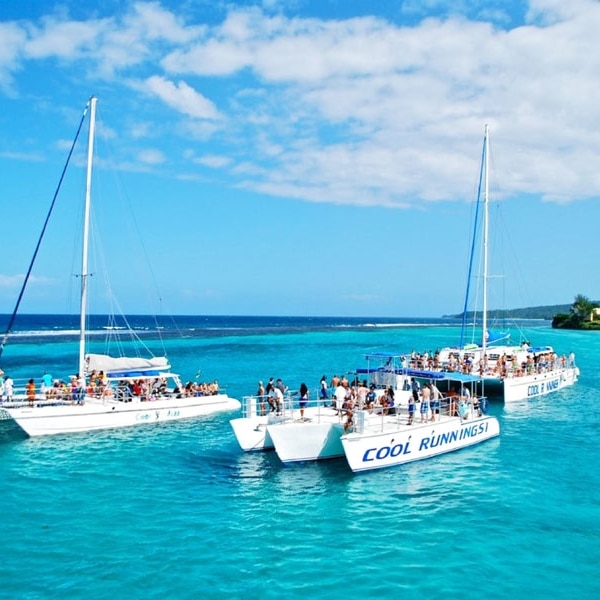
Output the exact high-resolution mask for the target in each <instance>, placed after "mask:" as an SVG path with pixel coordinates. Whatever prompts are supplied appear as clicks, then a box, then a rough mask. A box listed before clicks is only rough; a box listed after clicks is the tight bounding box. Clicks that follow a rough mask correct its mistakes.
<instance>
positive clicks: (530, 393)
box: [503, 367, 579, 402]
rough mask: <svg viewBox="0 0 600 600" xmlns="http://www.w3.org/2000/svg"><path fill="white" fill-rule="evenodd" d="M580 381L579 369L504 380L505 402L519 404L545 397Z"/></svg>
mask: <svg viewBox="0 0 600 600" xmlns="http://www.w3.org/2000/svg"><path fill="white" fill-rule="evenodd" d="M578 379H579V369H578V368H577V367H570V368H567V369H560V370H554V371H550V372H548V373H539V374H536V375H526V376H524V377H511V378H508V379H505V380H504V385H503V387H504V402H518V401H519V400H527V399H529V398H535V397H537V396H545V395H546V394H550V393H551V392H557V391H558V390H562V389H564V388H566V387H569V386H571V385H573V384H574V383H576V382H577V380H578Z"/></svg>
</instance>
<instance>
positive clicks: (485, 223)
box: [481, 124, 489, 364]
mask: <svg viewBox="0 0 600 600" xmlns="http://www.w3.org/2000/svg"><path fill="white" fill-rule="evenodd" d="M483 144H484V145H483V158H484V163H483V168H484V172H483V177H484V182H483V209H484V212H483V315H482V325H481V326H482V327H483V339H482V342H481V346H482V348H483V361H484V364H485V348H486V341H487V340H486V338H487V312H488V307H487V302H488V199H489V183H488V182H489V125H487V124H486V126H485V137H484V141H483Z"/></svg>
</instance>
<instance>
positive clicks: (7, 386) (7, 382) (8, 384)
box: [4, 375, 15, 402]
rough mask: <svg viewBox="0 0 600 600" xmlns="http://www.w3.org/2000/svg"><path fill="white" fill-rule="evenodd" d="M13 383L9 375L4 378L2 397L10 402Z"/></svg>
mask: <svg viewBox="0 0 600 600" xmlns="http://www.w3.org/2000/svg"><path fill="white" fill-rule="evenodd" d="M14 387H15V384H14V382H13V380H12V377H11V376H10V375H7V376H6V377H5V378H4V398H6V401H7V402H12V399H13V392H14Z"/></svg>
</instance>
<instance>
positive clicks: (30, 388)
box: [25, 379, 35, 406]
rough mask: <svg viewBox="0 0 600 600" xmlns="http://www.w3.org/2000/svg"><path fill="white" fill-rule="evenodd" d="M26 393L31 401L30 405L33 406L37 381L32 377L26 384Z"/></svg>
mask: <svg viewBox="0 0 600 600" xmlns="http://www.w3.org/2000/svg"><path fill="white" fill-rule="evenodd" d="M25 393H26V394H27V400H28V401H29V405H30V406H33V402H34V400H35V381H34V380H33V379H30V380H29V381H28V382H27V385H26V386H25Z"/></svg>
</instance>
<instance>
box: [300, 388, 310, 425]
mask: <svg viewBox="0 0 600 600" xmlns="http://www.w3.org/2000/svg"><path fill="white" fill-rule="evenodd" d="M307 404H308V388H307V387H306V384H305V383H301V384H300V418H301V419H302V420H304V409H305V408H306V405H307Z"/></svg>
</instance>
